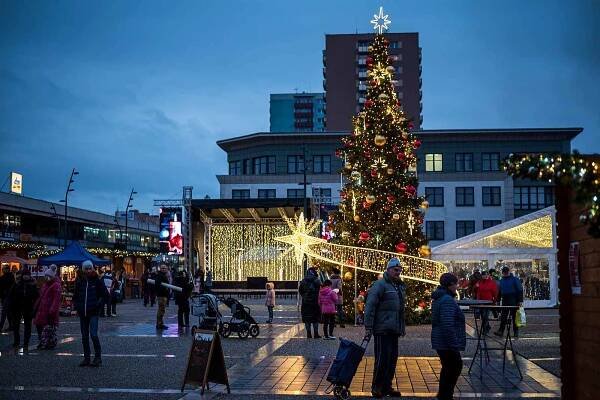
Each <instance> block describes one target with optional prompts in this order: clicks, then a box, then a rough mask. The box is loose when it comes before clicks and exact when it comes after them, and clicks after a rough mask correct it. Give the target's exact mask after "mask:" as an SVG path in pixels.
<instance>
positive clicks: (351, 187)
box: [334, 33, 432, 321]
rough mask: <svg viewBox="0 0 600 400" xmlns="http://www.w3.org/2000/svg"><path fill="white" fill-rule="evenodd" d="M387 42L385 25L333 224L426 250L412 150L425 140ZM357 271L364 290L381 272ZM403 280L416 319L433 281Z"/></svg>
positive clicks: (370, 63)
mask: <svg viewBox="0 0 600 400" xmlns="http://www.w3.org/2000/svg"><path fill="white" fill-rule="evenodd" d="M388 46H389V43H388V41H387V40H386V39H385V37H384V35H383V34H381V33H379V34H376V35H375V39H374V41H373V43H372V44H371V45H370V46H369V56H368V58H367V60H366V62H367V67H368V72H367V83H368V88H367V97H366V100H365V102H364V109H363V110H362V111H361V112H359V113H358V114H357V115H356V116H355V117H354V118H353V132H352V133H351V135H349V136H347V137H345V138H344V139H343V140H342V143H343V148H342V149H340V150H339V151H338V156H339V157H341V158H343V160H344V169H343V171H342V174H343V175H344V178H345V185H344V188H343V190H342V192H341V193H340V197H341V200H340V207H339V211H337V213H336V215H335V223H334V230H335V233H336V237H337V241H338V242H339V243H340V244H344V245H348V246H359V247H367V248H373V249H378V250H384V251H392V252H397V253H402V254H407V255H413V256H428V255H429V254H428V253H429V247H428V246H427V241H426V239H425V237H424V235H423V232H422V230H421V224H422V223H423V212H424V210H425V209H426V208H427V206H428V203H427V201H426V200H425V199H424V198H422V197H419V196H417V185H418V180H417V176H416V160H417V159H416V154H415V150H416V149H418V148H419V146H420V145H421V142H420V141H419V139H418V138H417V137H416V136H415V135H414V134H413V133H412V132H411V129H412V127H413V126H412V123H411V122H410V120H409V119H408V118H407V116H406V115H405V114H404V113H403V111H402V108H401V103H400V101H399V99H398V96H397V94H396V91H395V83H396V82H395V81H394V67H393V66H392V65H391V64H392V62H393V61H394V59H393V56H390V55H389V54H388ZM352 272H353V273H357V272H358V276H357V279H358V290H359V291H363V290H366V289H367V288H368V286H369V285H370V284H371V282H373V281H374V280H376V279H377V276H376V274H372V273H368V272H364V271H352ZM382 272H383V271H382ZM348 277H349V276H348ZM405 284H406V285H407V307H406V310H407V313H409V315H408V317H407V319H408V320H409V321H411V320H414V315H410V314H411V313H413V312H414V310H415V309H416V308H417V307H418V306H419V305H420V306H421V307H422V305H423V304H424V303H423V302H424V301H428V300H429V298H428V297H429V296H428V293H429V292H430V290H431V289H432V287H431V285H429V284H426V283H421V282H415V281H405ZM346 286H347V289H348V293H347V294H346V296H344V297H345V299H346V302H347V304H346V305H345V309H346V311H347V312H351V313H353V311H354V306H353V304H352V299H353V298H354V293H353V292H354V288H353V285H352V284H348V285H346Z"/></svg>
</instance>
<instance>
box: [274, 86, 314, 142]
mask: <svg viewBox="0 0 600 400" xmlns="http://www.w3.org/2000/svg"><path fill="white" fill-rule="evenodd" d="M269 111H270V131H271V132H323V131H324V130H325V102H324V94H323V93H304V92H303V93H278V94H271V104H270V107H269Z"/></svg>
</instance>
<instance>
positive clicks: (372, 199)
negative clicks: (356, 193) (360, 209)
mask: <svg viewBox="0 0 600 400" xmlns="http://www.w3.org/2000/svg"><path fill="white" fill-rule="evenodd" d="M365 199H366V200H367V203H369V204H373V203H375V200H376V199H375V196H373V195H372V194H370V195H368V196H367V197H366V198H365Z"/></svg>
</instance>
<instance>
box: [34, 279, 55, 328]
mask: <svg viewBox="0 0 600 400" xmlns="http://www.w3.org/2000/svg"><path fill="white" fill-rule="evenodd" d="M61 292H62V291H61V285H60V280H59V279H58V278H53V279H50V280H48V281H46V282H45V283H44V286H42V293H41V295H40V298H39V299H38V301H37V303H36V304H37V306H36V308H37V313H36V315H35V320H34V321H33V323H34V324H36V325H39V326H46V325H54V326H58V313H59V310H60V302H61V300H62V293H61Z"/></svg>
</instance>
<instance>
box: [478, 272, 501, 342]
mask: <svg viewBox="0 0 600 400" xmlns="http://www.w3.org/2000/svg"><path fill="white" fill-rule="evenodd" d="M476 286H477V288H476V293H477V300H488V301H491V302H492V304H495V303H496V301H497V300H498V286H497V285H496V282H494V280H493V279H492V278H491V276H490V274H489V272H488V271H486V270H483V271H482V272H481V279H480V280H479V282H477V285H476ZM479 312H480V315H481V324H482V328H483V334H484V335H487V334H488V332H489V331H490V329H492V328H491V326H490V318H489V317H490V310H489V309H488V308H482V309H480V311H479Z"/></svg>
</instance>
